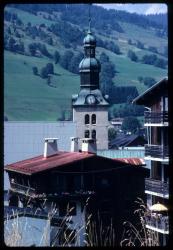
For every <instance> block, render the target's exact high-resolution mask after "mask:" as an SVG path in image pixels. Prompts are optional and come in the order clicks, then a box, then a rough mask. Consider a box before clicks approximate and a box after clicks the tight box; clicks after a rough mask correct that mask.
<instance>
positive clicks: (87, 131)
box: [85, 130, 90, 138]
mask: <svg viewBox="0 0 173 250" xmlns="http://www.w3.org/2000/svg"><path fill="white" fill-rule="evenodd" d="M89 137H90V131H89V130H85V138H89Z"/></svg>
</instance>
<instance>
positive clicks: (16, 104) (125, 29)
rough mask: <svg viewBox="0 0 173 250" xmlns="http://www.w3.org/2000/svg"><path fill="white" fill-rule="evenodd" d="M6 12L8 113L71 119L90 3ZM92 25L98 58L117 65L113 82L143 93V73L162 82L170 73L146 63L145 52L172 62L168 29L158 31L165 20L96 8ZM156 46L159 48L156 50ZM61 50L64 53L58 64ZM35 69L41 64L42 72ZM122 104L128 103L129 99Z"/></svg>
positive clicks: (21, 117)
mask: <svg viewBox="0 0 173 250" xmlns="http://www.w3.org/2000/svg"><path fill="white" fill-rule="evenodd" d="M36 6H37V8H36ZM84 7H85V8H84ZM5 12H6V14H5V20H4V27H5V28H4V44H5V46H4V48H5V53H4V80H5V81H4V86H5V88H4V95H5V98H4V100H5V116H6V117H7V118H8V120H52V121H55V120H57V119H71V95H72V94H75V93H78V91H79V74H77V69H76V68H78V61H79V58H80V57H78V54H79V53H81V52H83V44H82V40H83V37H84V36H85V34H86V30H87V23H88V18H87V16H88V10H87V8H86V6H85V5H76V4H71V5H69V4H68V5H66V4H57V5H43V4H38V5H36V4H35V5H34V8H33V5H30V4H27V5H22V4H20V5H9V6H8V5H7V6H6V8H5ZM125 17H126V18H125ZM140 18H141V19H140ZM135 19H136V22H135ZM101 20H103V21H102V22H101ZM111 20H112V21H111ZM92 29H93V32H94V34H95V36H96V37H97V41H98V45H97V49H96V56H97V58H98V59H99V57H100V55H101V54H102V53H103V52H104V53H105V54H106V55H107V56H108V57H109V61H110V62H111V63H112V64H113V65H114V67H115V70H116V73H115V76H114V77H112V80H111V81H112V84H113V86H115V87H119V86H124V87H125V88H126V87H136V89H137V92H138V94H140V93H141V92H142V91H144V90H145V89H146V88H148V86H146V85H145V84H144V82H142V81H139V77H143V78H145V77H150V78H154V79H155V81H158V80H160V79H161V78H162V77H164V76H166V75H167V66H166V65H164V67H162V68H161V67H158V66H154V65H151V64H146V63H143V62H142V58H143V56H144V55H152V56H153V55H155V57H157V58H158V59H162V60H163V61H167V56H166V53H165V49H166V48H167V37H166V35H165V33H161V36H158V35H157V33H158V31H162V30H163V28H162V27H161V25H160V24H156V22H154V21H148V19H147V18H144V17H143V16H141V17H140V16H139V15H137V16H136V14H135V16H133V14H129V13H128V14H126V13H124V12H121V11H120V12H118V11H110V10H104V9H103V8H101V7H98V6H93V7H92ZM33 44H34V46H36V47H35V48H33V47H32V46H33ZM40 44H41V45H40ZM140 44H142V46H141V47H140V46H139V45H140ZM116 46H118V47H119V49H120V53H118V52H117V51H116ZM153 47H154V48H155V50H153V49H152V50H151V48H153ZM45 48H46V49H45ZM33 50H35V51H34V53H33ZM69 50H70V51H71V52H72V53H73V56H72V57H73V61H71V65H68V66H66V65H65V64H67V62H65V61H63V60H64V59H63V56H64V53H65V52H67V51H69ZM129 50H132V51H133V52H135V54H136V56H137V57H138V61H136V62H135V61H132V60H131V59H130V58H129V57H128V52H129ZM55 51H57V52H58V53H59V56H60V60H58V61H57V62H56V64H55V59H54V54H55ZM75 56H76V57H75ZM80 56H81V54H80ZM77 57H78V58H77ZM76 58H77V59H76ZM75 59H76V61H75ZM69 60H71V58H70V59H69ZM48 63H49V64H50V63H51V64H53V67H54V72H53V73H50V74H48V75H47V77H41V75H42V69H43V68H45V66H46V65H47V64H48ZM72 66H73V67H72ZM33 67H35V68H37V71H38V72H37V73H36V74H34V70H33ZM115 99H116V97H115ZM120 103H124V99H123V101H120ZM111 110H112V109H110V111H111Z"/></svg>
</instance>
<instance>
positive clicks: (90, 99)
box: [86, 95, 96, 104]
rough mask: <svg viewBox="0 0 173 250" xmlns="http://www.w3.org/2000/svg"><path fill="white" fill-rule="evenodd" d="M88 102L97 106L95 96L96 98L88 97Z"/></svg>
mask: <svg viewBox="0 0 173 250" xmlns="http://www.w3.org/2000/svg"><path fill="white" fill-rule="evenodd" d="M86 102H87V103H88V104H95V103H96V98H95V96H94V95H88V96H87V97H86Z"/></svg>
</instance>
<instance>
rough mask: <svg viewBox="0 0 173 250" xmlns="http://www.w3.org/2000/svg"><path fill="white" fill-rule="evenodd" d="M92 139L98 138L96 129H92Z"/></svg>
mask: <svg viewBox="0 0 173 250" xmlns="http://www.w3.org/2000/svg"><path fill="white" fill-rule="evenodd" d="M92 139H96V131H95V129H94V130H92Z"/></svg>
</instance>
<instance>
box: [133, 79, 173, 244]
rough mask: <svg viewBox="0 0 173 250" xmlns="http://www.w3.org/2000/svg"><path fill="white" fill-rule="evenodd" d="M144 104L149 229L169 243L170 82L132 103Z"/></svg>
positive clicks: (160, 83) (165, 81)
mask: <svg viewBox="0 0 173 250" xmlns="http://www.w3.org/2000/svg"><path fill="white" fill-rule="evenodd" d="M133 103H135V104H139V105H145V107H146V109H147V111H145V113H144V115H145V124H144V126H145V127H146V129H147V133H148V144H146V145H145V158H144V159H146V160H150V161H151V170H150V177H149V178H146V180H145V193H146V194H147V204H148V206H149V207H150V209H151V215H150V216H149V217H147V225H146V227H147V228H148V229H151V230H153V231H155V232H158V233H159V240H160V245H161V246H165V245H167V243H168V235H169V217H168V214H169V209H171V207H170V202H169V148H168V125H169V122H168V79H167V78H164V79H162V80H161V81H159V82H157V83H156V84H154V85H153V86H152V87H151V88H149V89H148V90H147V91H145V92H144V93H143V94H141V95H140V96H138V97H137V98H136V99H134V100H133Z"/></svg>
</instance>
